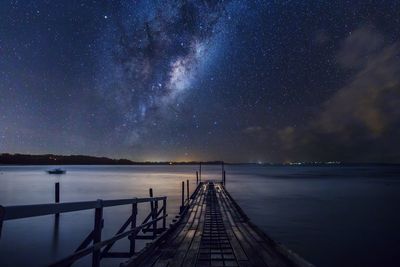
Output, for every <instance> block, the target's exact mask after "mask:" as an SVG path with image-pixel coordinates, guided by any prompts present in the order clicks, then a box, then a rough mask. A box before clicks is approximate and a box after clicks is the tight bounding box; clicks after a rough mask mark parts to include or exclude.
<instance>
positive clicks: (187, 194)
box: [186, 180, 189, 205]
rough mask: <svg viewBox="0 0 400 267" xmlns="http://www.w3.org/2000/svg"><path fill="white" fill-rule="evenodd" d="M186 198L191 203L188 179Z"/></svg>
mask: <svg viewBox="0 0 400 267" xmlns="http://www.w3.org/2000/svg"><path fill="white" fill-rule="evenodd" d="M186 199H187V201H188V205H189V180H186Z"/></svg>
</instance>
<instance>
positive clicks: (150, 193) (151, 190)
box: [149, 188, 154, 211]
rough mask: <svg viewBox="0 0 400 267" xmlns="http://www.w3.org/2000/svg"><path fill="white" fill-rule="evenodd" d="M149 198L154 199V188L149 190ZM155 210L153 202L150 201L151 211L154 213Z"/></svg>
mask: <svg viewBox="0 0 400 267" xmlns="http://www.w3.org/2000/svg"><path fill="white" fill-rule="evenodd" d="M149 196H150V197H153V188H149ZM153 209H154V204H153V201H150V210H151V211H153Z"/></svg>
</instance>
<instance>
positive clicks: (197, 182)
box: [196, 171, 199, 185]
mask: <svg viewBox="0 0 400 267" xmlns="http://www.w3.org/2000/svg"><path fill="white" fill-rule="evenodd" d="M198 184H199V172H198V171H196V185H198Z"/></svg>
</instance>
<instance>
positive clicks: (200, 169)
mask: <svg viewBox="0 0 400 267" xmlns="http://www.w3.org/2000/svg"><path fill="white" fill-rule="evenodd" d="M199 176H200V182H201V161H200V169H199Z"/></svg>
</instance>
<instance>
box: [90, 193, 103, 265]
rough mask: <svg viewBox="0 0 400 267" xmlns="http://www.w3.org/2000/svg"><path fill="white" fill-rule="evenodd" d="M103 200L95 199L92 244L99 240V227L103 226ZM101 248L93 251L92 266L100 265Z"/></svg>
mask: <svg viewBox="0 0 400 267" xmlns="http://www.w3.org/2000/svg"><path fill="white" fill-rule="evenodd" d="M102 202H103V201H102V200H101V199H98V200H97V203H98V207H97V208H96V209H95V213H94V229H93V244H96V243H99V242H101V229H102V228H103V203H102ZM100 260H101V250H95V251H93V255H92V267H100Z"/></svg>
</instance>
